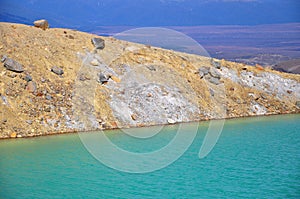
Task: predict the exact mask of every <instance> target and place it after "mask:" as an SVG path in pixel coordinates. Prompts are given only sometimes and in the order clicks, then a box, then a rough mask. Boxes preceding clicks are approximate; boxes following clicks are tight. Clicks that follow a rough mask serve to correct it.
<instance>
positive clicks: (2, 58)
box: [1, 55, 7, 63]
mask: <svg viewBox="0 0 300 199" xmlns="http://www.w3.org/2000/svg"><path fill="white" fill-rule="evenodd" d="M6 58H7V56H6V55H3V56H2V57H1V62H2V63H3V62H4V61H5V60H6Z"/></svg>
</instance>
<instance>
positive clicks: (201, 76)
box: [198, 71, 205, 79]
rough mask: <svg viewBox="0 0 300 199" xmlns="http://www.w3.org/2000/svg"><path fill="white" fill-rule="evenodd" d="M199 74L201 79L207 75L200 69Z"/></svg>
mask: <svg viewBox="0 0 300 199" xmlns="http://www.w3.org/2000/svg"><path fill="white" fill-rule="evenodd" d="M198 74H199V76H200V78H201V79H202V78H203V77H204V75H205V74H204V73H203V72H202V71H199V72H198Z"/></svg>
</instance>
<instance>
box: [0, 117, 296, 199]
mask: <svg viewBox="0 0 300 199" xmlns="http://www.w3.org/2000/svg"><path fill="white" fill-rule="evenodd" d="M208 124H209V123H208V122H202V123H200V124H199V130H198V133H197V135H196V138H195V139H194V141H193V143H192V145H191V146H190V147H189V148H188V150H187V151H186V152H185V153H184V154H183V155H182V156H181V157H180V158H179V159H178V160H176V161H175V162H174V163H172V164H170V165H169V166H167V167H165V168H163V169H160V170H157V171H154V172H150V173H141V174H134V173H126V172H121V171H118V170H114V169H111V168H109V167H107V166H105V165H104V164H102V163H101V162H99V161H97V160H96V159H95V158H94V157H93V156H92V155H91V154H90V153H89V152H88V151H87V150H86V148H85V147H84V145H83V144H82V142H81V140H80V138H79V136H78V134H69V135H59V136H48V137H38V138H30V139H14V140H0V198H4V199H5V198H43V199H44V198H300V115H299V114H298V115H281V116H270V117H255V118H243V119H233V120H227V121H226V122H225V126H224V129H223V132H222V134H221V136H220V137H219V140H218V142H217V144H216V145H215V147H214V148H213V150H212V151H211V152H210V153H209V154H208V156H206V157H205V158H203V159H199V156H198V153H199V149H200V147H201V145H202V143H203V139H204V136H205V133H206V130H207V128H208ZM186 125H191V126H193V125H194V126H195V125H197V124H196V123H191V124H186ZM176 128H177V126H176V125H175V126H168V127H164V129H163V131H162V132H160V133H159V134H157V135H155V136H154V138H149V139H144V140H138V139H136V138H132V137H130V136H128V135H125V134H124V133H121V132H120V131H108V132H106V133H105V134H106V135H107V136H108V137H109V139H110V140H111V141H112V142H113V143H115V144H116V145H118V146H120V147H122V148H124V149H126V150H131V151H149V150H154V149H157V148H160V147H163V146H164V145H166V144H167V143H168V142H169V141H170V140H171V139H172V138H173V137H174V135H175V131H176ZM152 129H153V128H142V129H139V130H140V131H151V130H152Z"/></svg>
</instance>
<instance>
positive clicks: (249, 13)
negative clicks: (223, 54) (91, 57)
mask: <svg viewBox="0 0 300 199" xmlns="http://www.w3.org/2000/svg"><path fill="white" fill-rule="evenodd" d="M0 7H1V13H0V21H6V22H20V23H25V24H32V21H34V20H36V19H40V18H46V19H48V20H49V22H50V24H51V25H52V27H53V26H54V27H55V26H60V27H68V28H79V29H81V30H87V31H88V29H89V28H91V27H94V26H123V25H124V26H195V25H257V24H274V23H292V22H300V14H299V13H300V12H299V10H300V1H298V0H203V1H201V0H73V1H69V0H51V1H49V0H29V1H27V0H0Z"/></svg>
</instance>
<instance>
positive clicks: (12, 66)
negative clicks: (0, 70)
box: [4, 57, 24, 73]
mask: <svg viewBox="0 0 300 199" xmlns="http://www.w3.org/2000/svg"><path fill="white" fill-rule="evenodd" d="M4 67H5V68H6V69H7V70H10V71H13V72H17V73H21V72H23V71H24V68H23V66H22V64H20V63H19V62H17V61H15V60H13V59H10V58H8V57H6V58H5V61H4Z"/></svg>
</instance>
